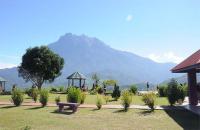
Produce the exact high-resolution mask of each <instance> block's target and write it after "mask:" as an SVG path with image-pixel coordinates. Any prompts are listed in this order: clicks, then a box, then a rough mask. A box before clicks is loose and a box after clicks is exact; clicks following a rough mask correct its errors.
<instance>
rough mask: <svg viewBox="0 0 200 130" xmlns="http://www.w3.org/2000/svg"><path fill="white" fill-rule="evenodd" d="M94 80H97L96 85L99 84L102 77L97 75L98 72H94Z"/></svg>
mask: <svg viewBox="0 0 200 130" xmlns="http://www.w3.org/2000/svg"><path fill="white" fill-rule="evenodd" d="M92 80H93V81H94V82H95V85H96V86H98V85H99V81H100V78H99V76H98V75H97V73H94V74H93V75H92Z"/></svg>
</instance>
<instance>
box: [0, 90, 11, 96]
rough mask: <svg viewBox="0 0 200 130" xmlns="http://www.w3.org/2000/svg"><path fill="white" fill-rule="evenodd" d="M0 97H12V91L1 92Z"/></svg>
mask: <svg viewBox="0 0 200 130" xmlns="http://www.w3.org/2000/svg"><path fill="white" fill-rule="evenodd" d="M0 95H11V91H4V92H0Z"/></svg>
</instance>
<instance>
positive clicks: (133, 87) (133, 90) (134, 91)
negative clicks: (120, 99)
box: [129, 85, 137, 94]
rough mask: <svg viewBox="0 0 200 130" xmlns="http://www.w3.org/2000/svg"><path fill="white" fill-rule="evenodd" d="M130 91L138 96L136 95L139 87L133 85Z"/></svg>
mask: <svg viewBox="0 0 200 130" xmlns="http://www.w3.org/2000/svg"><path fill="white" fill-rule="evenodd" d="M129 91H130V92H131V93H133V94H136V93H137V87H136V85H131V86H130V90H129Z"/></svg>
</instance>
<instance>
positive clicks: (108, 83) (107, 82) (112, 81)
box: [103, 80, 117, 86]
mask: <svg viewBox="0 0 200 130" xmlns="http://www.w3.org/2000/svg"><path fill="white" fill-rule="evenodd" d="M103 84H104V85H106V86H115V84H117V81H116V80H105V81H103Z"/></svg>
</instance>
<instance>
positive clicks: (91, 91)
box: [89, 90, 97, 95]
mask: <svg viewBox="0 0 200 130" xmlns="http://www.w3.org/2000/svg"><path fill="white" fill-rule="evenodd" d="M89 93H90V95H96V94H97V91H96V90H90V91H89Z"/></svg>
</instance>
